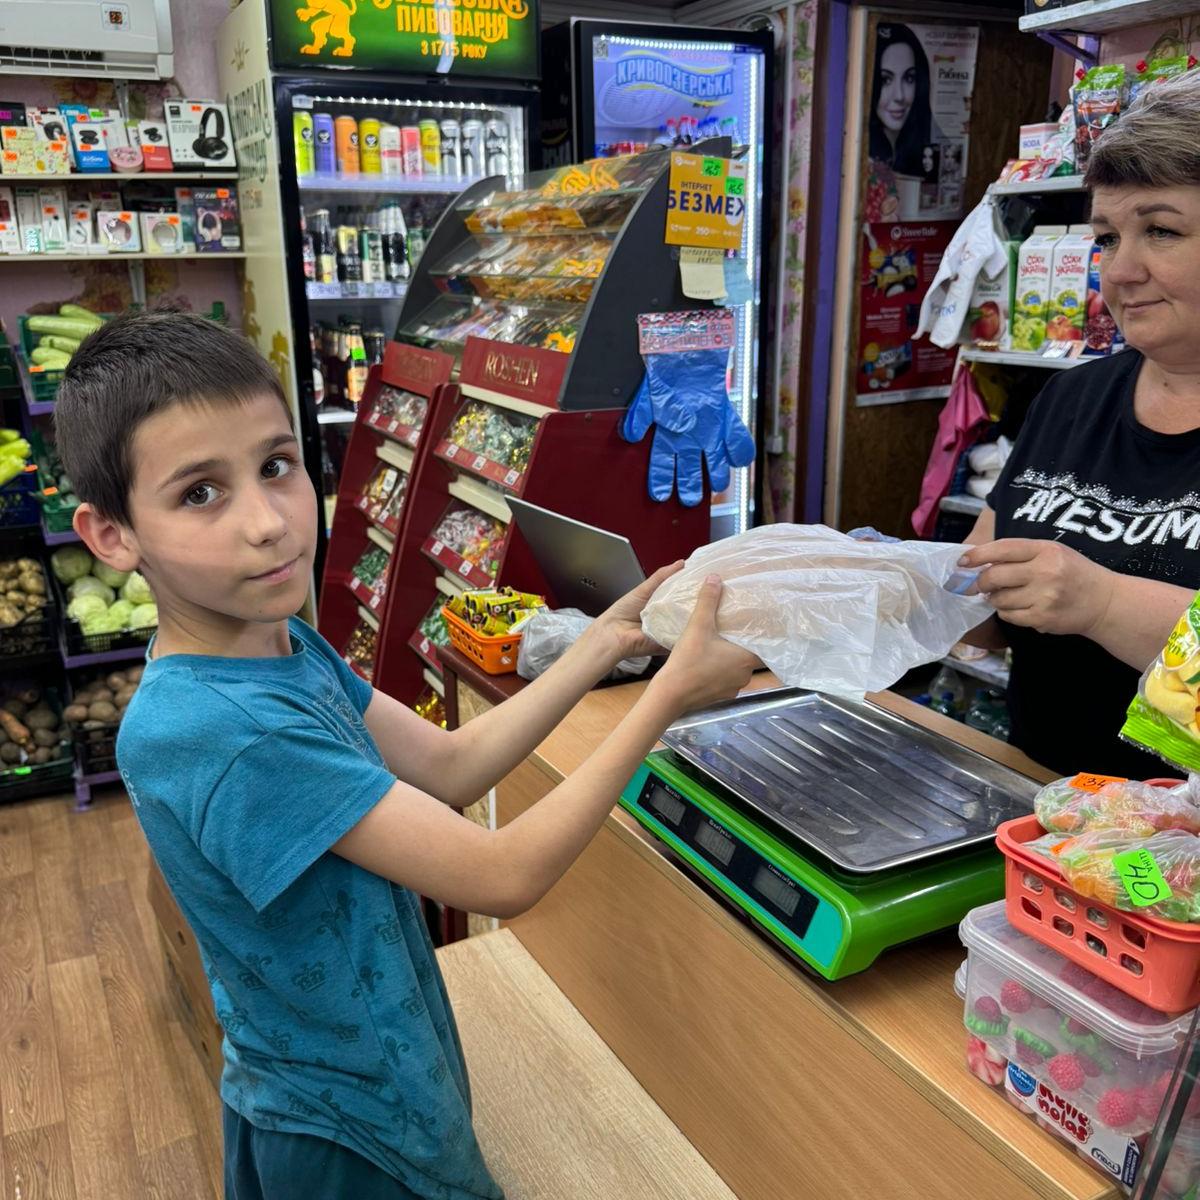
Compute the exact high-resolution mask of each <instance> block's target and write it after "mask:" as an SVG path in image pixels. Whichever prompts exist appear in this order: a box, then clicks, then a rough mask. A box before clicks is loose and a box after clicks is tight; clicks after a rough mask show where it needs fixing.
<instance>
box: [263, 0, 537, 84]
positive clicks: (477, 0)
mask: <svg viewBox="0 0 1200 1200" xmlns="http://www.w3.org/2000/svg"><path fill="white" fill-rule="evenodd" d="M270 11H271V42H272V45H271V59H272V62H273V63H274V64H275V66H277V67H296V68H299V69H301V70H304V69H306V68H310V67H341V68H346V67H349V68H352V69H353V68H357V69H359V70H363V71H386V72H389V73H393V74H399V75H447V74H448V75H474V76H480V77H487V78H492V79H537V77H538V38H539V36H540V25H539V21H538V0H310V2H309V3H305V2H304V0H270Z"/></svg>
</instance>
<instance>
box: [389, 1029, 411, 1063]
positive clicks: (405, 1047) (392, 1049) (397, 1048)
mask: <svg viewBox="0 0 1200 1200" xmlns="http://www.w3.org/2000/svg"><path fill="white" fill-rule="evenodd" d="M383 1048H384V1049H385V1050H386V1051H387V1056H388V1058H390V1059H391V1060H392V1062H394V1063H396V1064H397V1065H399V1063H400V1055H402V1054H407V1053H408V1051H409V1049H410V1047H409V1044H408V1043H407V1042H401V1041H397V1039H396V1038H394V1037H392V1035H391V1034H390V1033H389V1034H388V1035H387V1037H385V1038H384V1039H383Z"/></svg>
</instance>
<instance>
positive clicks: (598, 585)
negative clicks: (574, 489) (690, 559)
mask: <svg viewBox="0 0 1200 1200" xmlns="http://www.w3.org/2000/svg"><path fill="white" fill-rule="evenodd" d="M505 500H506V502H507V503H508V507H509V508H510V509H511V510H512V515H513V521H514V522H515V523H516V526H517V528H518V529H519V530H520V531H521V534H522V536H523V537H524V538H525V541H526V542H527V543H528V544H529V549H530V552H531V553H532V554H533V557H534V559H535V560H536V561H537V565H538V566H539V567H540V568H541V570H542V574H543V575H544V576H545V577H546V582H547V583H548V584H549V585H550V590H551V591H552V592H553V593H554V597H555V599H556V600H557V601H558V604H559V606H560V607H561V608H578V609H581V610H582V611H583V612H585V613H587V615H588V616H589V617H598V616H599V615H600V614H601V613H602V612H603V611H604V610H605V609H606V608H608V607H609V606H610V605H612V604H615V603H616V601H618V600H620V599H621V597H622V596H624V595H625V594H626V593H627V592H631V591H632V590H633V589H634V588H635V587H637V586H638V584H640V583H644V582H645V580H646V573H645V571H643V570H642V564H641V563H640V562H638V557H637V555H636V554H635V553H634V552H633V546H632V545H631V544H630V541H629V539H628V538H625V537H621V535H620V534H618V533H609V531H608V530H607V529H597V528H596V526H595V525H586V524H584V522H583V521H576V520H574V519H572V518H571V517H564V516H563V515H562V514H561V513H556V512H551V511H550V509H548V508H541V507H540V506H539V505H536V504H529V503H528V502H527V501H525V500H518V499H517V498H516V497H515V496H506V497H505Z"/></svg>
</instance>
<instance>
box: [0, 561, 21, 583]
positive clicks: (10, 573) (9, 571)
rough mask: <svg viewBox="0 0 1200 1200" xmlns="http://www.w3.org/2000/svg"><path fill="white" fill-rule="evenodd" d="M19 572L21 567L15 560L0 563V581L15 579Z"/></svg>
mask: <svg viewBox="0 0 1200 1200" xmlns="http://www.w3.org/2000/svg"><path fill="white" fill-rule="evenodd" d="M20 574H21V568H20V567H18V566H17V564H16V563H15V562H2V563H0V581H2V580H7V579H16V577H17V576H18V575H20Z"/></svg>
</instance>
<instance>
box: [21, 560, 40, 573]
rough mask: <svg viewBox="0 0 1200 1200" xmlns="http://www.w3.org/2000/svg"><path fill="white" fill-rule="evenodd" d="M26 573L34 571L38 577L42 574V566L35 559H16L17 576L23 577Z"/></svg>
mask: <svg viewBox="0 0 1200 1200" xmlns="http://www.w3.org/2000/svg"><path fill="white" fill-rule="evenodd" d="M26 571H36V572H37V573H38V574H39V575H40V574H41V573H42V564H41V563H40V562H38V560H37V559H36V558H18V559H17V574H18V575H24V574H25V573H26Z"/></svg>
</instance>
